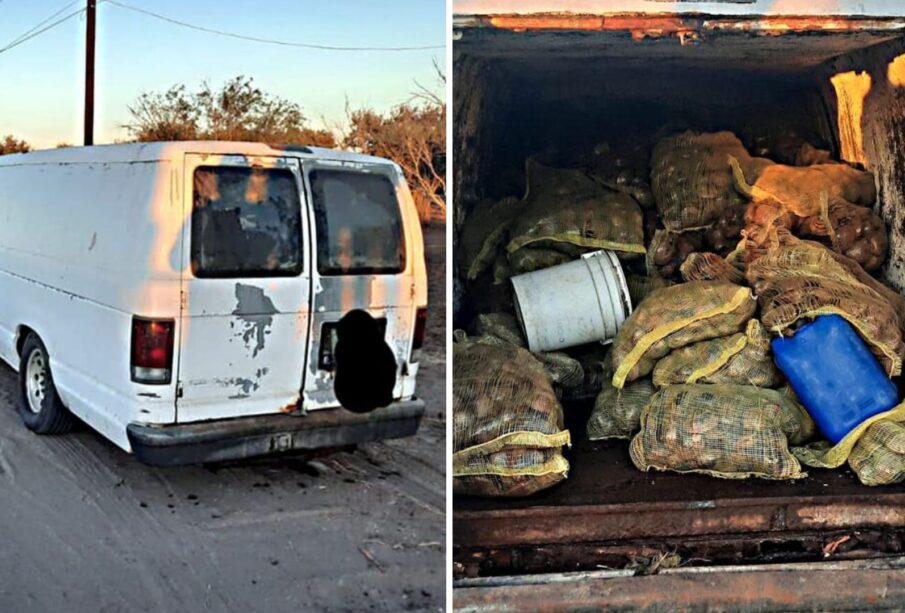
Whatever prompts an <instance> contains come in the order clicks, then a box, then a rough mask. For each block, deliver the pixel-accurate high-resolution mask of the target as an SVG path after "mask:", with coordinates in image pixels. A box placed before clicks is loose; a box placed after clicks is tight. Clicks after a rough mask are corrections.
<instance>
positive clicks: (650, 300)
mask: <svg viewBox="0 0 905 613" xmlns="http://www.w3.org/2000/svg"><path fill="white" fill-rule="evenodd" d="M756 306H757V302H756V301H755V299H754V297H753V295H752V293H751V290H750V289H748V288H746V287H740V286H738V285H734V284H732V283H726V282H724V281H691V282H689V283H681V284H679V285H673V286H670V287H665V288H663V289H659V290H656V291H655V292H653V293H651V294H650V295H649V296H648V297H647V298H646V299H645V300H644V302H642V303H641V304H640V305H638V307H637V308H636V309H635V310H634V311H633V312H632V314H631V315H630V316H629V318H628V319H626V320H625V323H623V325H622V328H620V329H619V332H618V333H617V335H616V339H615V340H614V341H613V349H612V354H611V355H612V362H613V365H614V367H615V369H616V370H615V373H614V374H613V386H614V387H617V388H619V389H622V387H623V385H625V382H626V381H634V380H635V379H638V378H640V377H643V376H644V375H646V374H648V373H649V372H651V371H652V370H653V369H654V365H655V364H656V363H657V361H658V360H660V359H661V358H662V357H664V356H665V355H666V354H667V353H669V351H670V350H671V349H678V348H679V347H684V346H685V345H690V344H691V343H696V342H698V341H703V340H707V339H711V338H719V337H722V336H727V335H729V334H734V333H736V332H740V331H741V330H743V329H744V328H745V324H746V323H747V322H748V320H749V319H751V317H752V316H753V315H754V310H755V308H756Z"/></svg>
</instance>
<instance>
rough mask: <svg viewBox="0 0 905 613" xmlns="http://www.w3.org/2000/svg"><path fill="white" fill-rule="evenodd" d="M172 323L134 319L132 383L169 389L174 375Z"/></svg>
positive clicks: (168, 321)
mask: <svg viewBox="0 0 905 613" xmlns="http://www.w3.org/2000/svg"><path fill="white" fill-rule="evenodd" d="M175 327H176V322H175V321H173V320H172V319H143V318H140V317H133V318H132V363H131V367H132V381H134V382H135V383H145V384H148V385H166V384H168V383H169V382H170V381H171V380H172V374H173V331H174V329H175Z"/></svg>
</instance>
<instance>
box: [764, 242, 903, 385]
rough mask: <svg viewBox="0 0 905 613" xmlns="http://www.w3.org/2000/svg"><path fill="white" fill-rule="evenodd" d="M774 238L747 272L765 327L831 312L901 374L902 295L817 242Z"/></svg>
mask: <svg viewBox="0 0 905 613" xmlns="http://www.w3.org/2000/svg"><path fill="white" fill-rule="evenodd" d="M777 238H778V241H777V242H776V243H775V244H773V245H772V246H770V247H769V248H768V249H767V250H766V251H765V253H764V254H763V255H761V256H760V257H759V258H757V259H756V260H754V261H753V262H751V263H750V264H749V266H748V272H747V277H748V281H749V282H750V283H751V284H752V285H753V286H754V287H755V290H756V292H757V295H758V301H759V302H760V306H761V320H762V321H763V323H764V325H765V326H766V327H767V328H768V329H769V330H772V331H774V332H782V331H783V330H785V329H786V328H788V327H789V326H791V325H793V324H794V323H795V322H797V321H799V320H801V319H813V318H815V317H817V316H818V315H825V314H830V313H835V314H837V315H840V316H841V317H843V318H844V319H845V320H846V321H848V322H849V323H850V324H852V326H853V327H854V328H855V329H856V330H857V331H858V333H859V335H860V336H861V338H862V339H864V341H865V342H866V343H867V345H868V346H869V347H870V349H871V352H872V353H873V354H874V355H875V356H877V358H878V359H879V360H880V362H881V364H883V366H884V368H885V369H886V372H887V373H888V374H889V375H890V376H891V377H892V376H896V375H898V374H899V373H901V371H902V358H903V356H905V342H903V337H902V326H903V321H902V317H903V315H900V314H899V313H901V312H902V311H901V309H902V306H903V303H902V299H901V297H900V296H898V295H896V294H895V292H894V291H893V290H892V289H890V288H887V287H886V286H884V285H882V284H881V283H880V282H879V281H877V280H875V279H873V278H871V277H870V275H868V274H867V273H866V272H864V270H863V269H861V267H860V266H859V265H858V264H857V263H856V262H854V261H853V260H851V259H850V258H846V257H845V256H843V255H840V254H838V253H834V252H832V251H830V250H829V249H827V248H826V247H824V246H823V245H820V244H819V243H813V242H810V241H800V240H797V239H795V238H794V237H790V236H785V235H783V236H778V237H777Z"/></svg>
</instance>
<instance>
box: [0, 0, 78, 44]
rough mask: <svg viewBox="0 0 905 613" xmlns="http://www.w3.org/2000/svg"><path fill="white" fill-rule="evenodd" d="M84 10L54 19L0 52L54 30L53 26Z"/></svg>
mask: <svg viewBox="0 0 905 613" xmlns="http://www.w3.org/2000/svg"><path fill="white" fill-rule="evenodd" d="M84 12H85V9H79V10H77V11H75V12H73V13H69V14H68V15H66V16H65V17H63V18H61V19H58V20H57V21H54V22H53V23H52V24H50V25H49V26H46V27H44V28H41V29H40V30H37V31H35V32H32V33H31V34H29V35H28V36H24V37H20V38H19V39H18V40H15V41H13V42H11V43H10V44H8V45H7V46H5V47H2V48H0V53H5V52H6V51H9V50H10V49H13V48H14V47H18V46H19V45H21V44H22V43H25V42H28V41H30V40H31V39H33V38H34V37H35V36H40V35H41V34H43V33H44V32H47V31H48V30H52V29H53V28H55V27H57V26H58V25H60V24H61V23H63V22H65V21H68V20H70V19H72V18H73V17H75V16H76V15H81V14H82V13H84Z"/></svg>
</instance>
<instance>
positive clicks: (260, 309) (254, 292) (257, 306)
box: [233, 283, 279, 358]
mask: <svg viewBox="0 0 905 613" xmlns="http://www.w3.org/2000/svg"><path fill="white" fill-rule="evenodd" d="M278 313H279V311H277V309H276V307H275V306H274V305H273V301H271V300H270V298H269V297H268V296H267V295H266V294H265V293H264V290H263V289H262V288H260V287H255V286H254V285H245V284H243V283H236V308H235V310H234V311H233V315H235V316H236V317H238V318H239V320H240V321H241V322H242V331H241V332H240V333H239V335H241V336H242V340H243V342H244V343H245V346H246V347H250V345H251V343H252V342H254V347H253V349H252V354H251V357H253V358H254V357H257V355H258V352H260V351H261V350H262V349H264V345H265V343H266V340H267V335H268V334H270V326H272V325H273V316H274V315H277V314H278Z"/></svg>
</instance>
